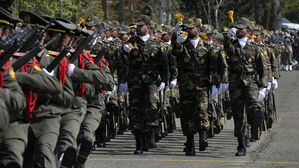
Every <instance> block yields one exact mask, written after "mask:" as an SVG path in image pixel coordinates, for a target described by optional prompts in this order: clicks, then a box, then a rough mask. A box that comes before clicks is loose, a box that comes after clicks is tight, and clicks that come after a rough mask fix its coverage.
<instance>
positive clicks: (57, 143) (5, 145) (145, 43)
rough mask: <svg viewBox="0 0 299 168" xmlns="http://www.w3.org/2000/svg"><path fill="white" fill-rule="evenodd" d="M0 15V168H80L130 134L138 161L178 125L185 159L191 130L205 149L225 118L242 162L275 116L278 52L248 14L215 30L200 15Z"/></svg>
mask: <svg viewBox="0 0 299 168" xmlns="http://www.w3.org/2000/svg"><path fill="white" fill-rule="evenodd" d="M0 9H1V10H0V35H1V39H0V49H1V56H0V60H1V62H0V65H1V70H0V88H1V89H0V105H1V108H0V110H1V112H0V115H1V117H0V168H20V167H24V168H28V167H46V168H50V167H68V168H71V167H76V168H80V167H84V166H85V163H86V161H87V159H88V156H89V155H90V153H91V151H92V150H93V149H94V147H95V146H98V147H105V145H106V143H107V142H109V141H110V139H113V138H115V136H116V134H118V135H122V134H124V132H126V131H128V130H131V132H132V133H133V134H134V136H135V141H136V150H135V151H134V154H143V152H146V151H149V150H150V149H153V148H156V147H157V145H156V143H157V142H158V141H159V140H160V139H161V138H163V137H165V136H167V134H168V133H172V132H173V131H174V129H176V124H175V119H176V118H180V120H181V127H182V131H183V134H184V136H186V142H185V144H184V145H185V148H184V152H185V154H186V155H188V156H193V155H195V153H196V151H195V146H196V145H195V140H194V135H195V134H196V133H197V132H198V133H199V140H198V145H199V150H200V151H204V150H205V149H206V148H207V147H208V138H212V137H213V136H214V134H215V133H219V132H220V131H221V130H222V129H223V125H222V123H221V118H224V119H225V120H224V121H226V119H231V118H232V117H233V120H234V124H235V129H234V135H235V136H236V137H237V140H238V148H237V152H236V156H245V155H246V148H247V147H248V146H249V142H254V141H256V140H259V139H260V136H261V133H262V131H263V130H264V131H266V130H267V129H270V128H271V127H272V123H273V121H275V120H277V117H276V108H275V100H274V99H275V96H274V95H275V93H274V92H275V90H276V89H277V87H278V84H277V80H278V79H279V76H280V75H279V65H280V63H279V60H280V56H281V54H282V51H283V45H281V44H272V43H268V41H267V39H268V38H269V32H267V31H265V30H263V29H262V28H261V27H260V26H257V25H253V24H252V23H251V22H250V21H249V20H248V19H246V18H240V19H239V20H238V22H236V24H235V26H234V28H231V29H228V28H225V29H224V30H223V31H217V30H215V29H214V28H213V26H211V25H203V24H202V23H201V20H200V19H197V18H191V19H189V20H187V21H185V22H184V23H183V20H182V19H180V21H179V22H178V23H177V24H176V25H175V27H171V26H167V25H158V24H155V23H154V22H153V21H152V20H151V19H150V17H148V16H146V15H141V16H140V17H138V18H135V20H134V22H132V23H130V25H129V26H130V27H129V26H120V25H119V24H118V23H117V22H112V23H104V22H103V21H101V19H98V18H97V17H95V16H89V17H88V18H86V19H85V20H83V19H81V21H80V24H78V25H75V24H73V23H72V22H70V21H68V20H66V19H64V18H51V17H49V16H47V15H41V16H39V15H37V14H35V13H33V12H30V11H21V12H20V13H19V18H16V17H14V16H12V15H11V14H10V13H9V12H7V11H6V10H4V9H2V8H0Z"/></svg>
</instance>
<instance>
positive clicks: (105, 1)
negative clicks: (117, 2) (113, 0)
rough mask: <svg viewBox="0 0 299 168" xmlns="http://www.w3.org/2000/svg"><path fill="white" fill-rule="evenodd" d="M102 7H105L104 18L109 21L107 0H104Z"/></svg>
mask: <svg viewBox="0 0 299 168" xmlns="http://www.w3.org/2000/svg"><path fill="white" fill-rule="evenodd" d="M102 8H103V12H104V20H105V21H108V9H107V0H102Z"/></svg>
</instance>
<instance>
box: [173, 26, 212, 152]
mask: <svg viewBox="0 0 299 168" xmlns="http://www.w3.org/2000/svg"><path fill="white" fill-rule="evenodd" d="M183 26H184V27H186V29H187V32H188V37H186V36H185V34H181V35H179V36H178V38H177V40H176V44H175V47H174V49H173V55H174V56H175V57H176V61H177V68H178V72H179V73H178V85H179V91H180V103H179V107H178V108H179V109H178V111H179V113H180V114H179V115H180V117H181V125H182V128H183V133H184V135H185V136H187V143H186V150H185V152H186V155H188V156H192V155H195V145H194V134H195V133H196V132H199V134H200V140H199V146H200V150H201V151H202V150H205V148H206V147H207V146H208V141H207V131H208V128H209V125H210V123H209V115H208V111H207V109H208V97H209V89H210V88H212V95H211V96H212V97H213V98H215V97H216V94H217V89H216V83H217V67H216V55H215V53H214V52H213V51H211V50H210V49H207V48H206V47H204V44H203V41H202V39H200V37H199V36H200V28H199V27H198V26H195V25H194V24H192V23H190V24H186V25H183Z"/></svg>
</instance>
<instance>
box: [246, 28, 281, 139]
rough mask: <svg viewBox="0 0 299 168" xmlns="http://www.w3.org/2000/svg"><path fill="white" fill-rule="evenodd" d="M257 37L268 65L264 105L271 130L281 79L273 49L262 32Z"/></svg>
mask: <svg viewBox="0 0 299 168" xmlns="http://www.w3.org/2000/svg"><path fill="white" fill-rule="evenodd" d="M255 35H256V38H255V42H256V44H257V45H258V46H260V48H261V52H262V53H261V54H262V55H263V57H262V58H263V59H264V62H265V64H266V70H267V81H268V83H267V90H266V92H267V95H266V97H265V100H264V102H263V105H264V107H265V108H264V109H265V120H266V124H267V128H271V127H272V123H273V99H272V98H273V89H274V88H275V89H277V79H278V78H279V76H278V66H277V61H276V57H275V53H274V51H273V49H272V48H271V46H268V45H267V44H266V43H265V42H264V33H262V32H261V31H257V32H255ZM267 128H265V129H267ZM253 132H254V131H253ZM251 138H252V139H254V140H256V139H257V137H254V135H253V136H252V137H251Z"/></svg>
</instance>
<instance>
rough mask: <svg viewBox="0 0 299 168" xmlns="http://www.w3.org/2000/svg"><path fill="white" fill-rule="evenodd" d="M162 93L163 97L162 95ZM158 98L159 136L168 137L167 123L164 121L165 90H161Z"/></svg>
mask: <svg viewBox="0 0 299 168" xmlns="http://www.w3.org/2000/svg"><path fill="white" fill-rule="evenodd" d="M161 92H163V97H162V93H161ZM159 98H160V105H161V107H160V113H161V134H162V137H164V136H167V135H168V130H167V121H166V114H165V107H166V101H165V100H166V88H164V89H163V91H160V92H159Z"/></svg>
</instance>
